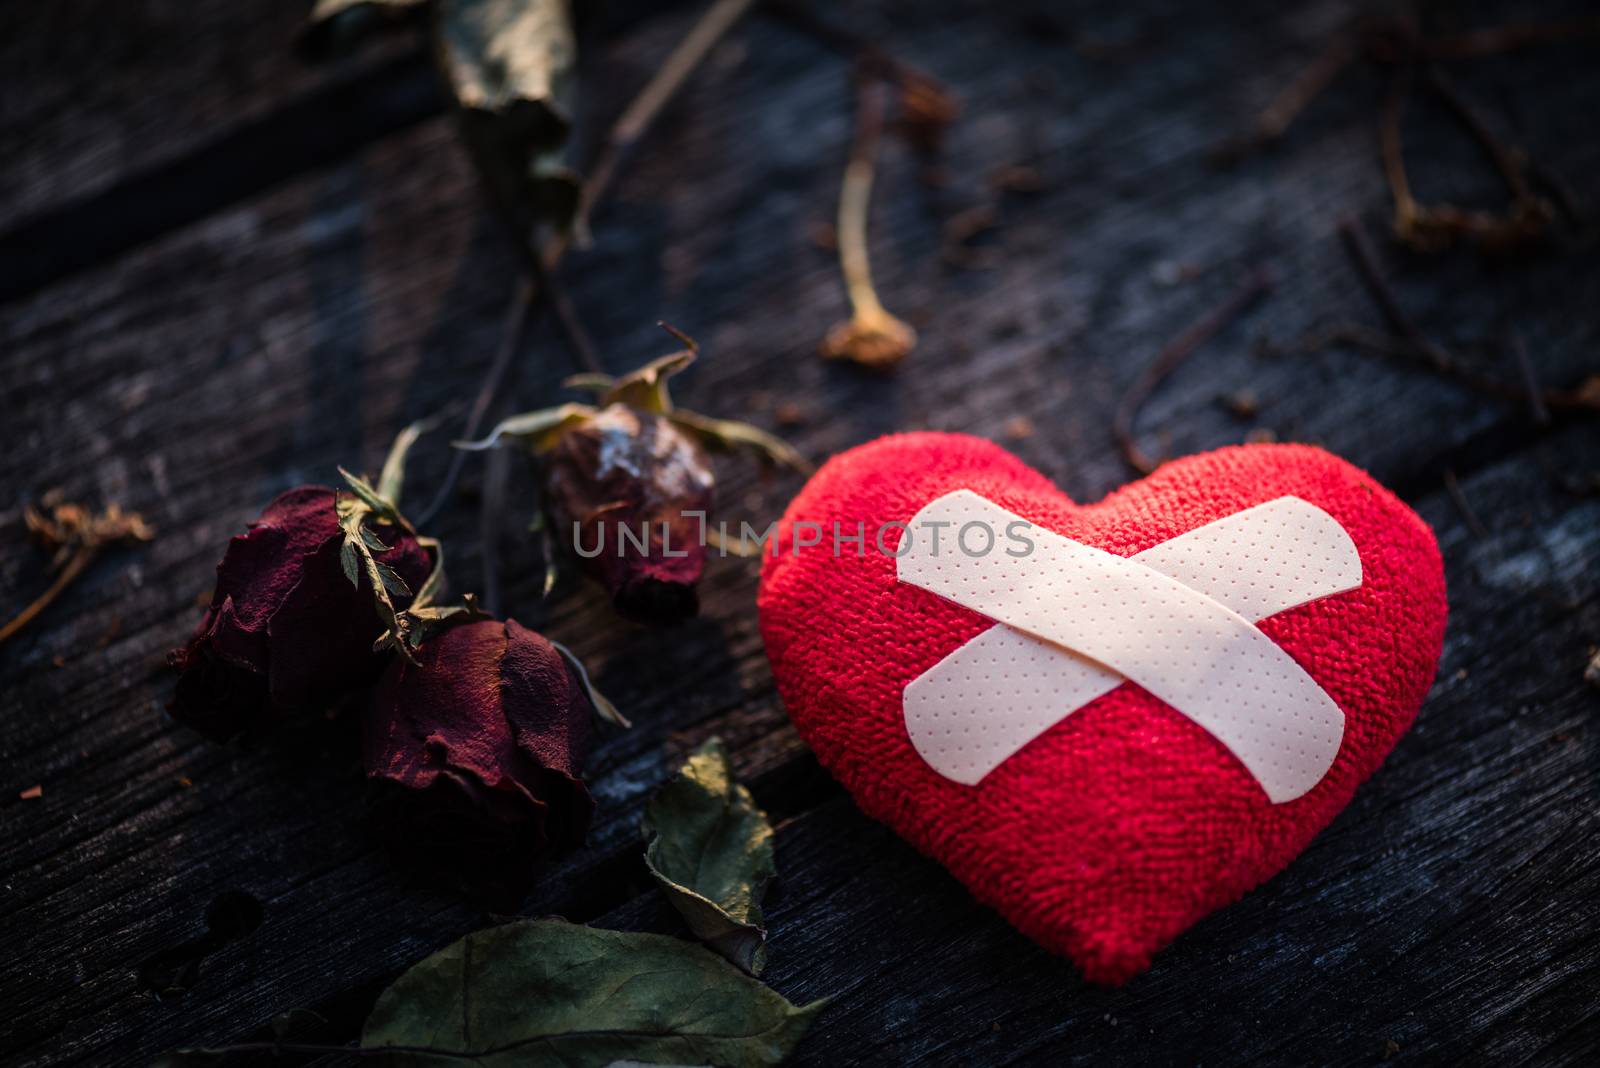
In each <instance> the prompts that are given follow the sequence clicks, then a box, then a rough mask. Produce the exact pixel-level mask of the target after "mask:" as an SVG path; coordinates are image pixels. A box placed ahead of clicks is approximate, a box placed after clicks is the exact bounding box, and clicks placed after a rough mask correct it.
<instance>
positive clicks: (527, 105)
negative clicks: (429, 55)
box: [438, 0, 580, 240]
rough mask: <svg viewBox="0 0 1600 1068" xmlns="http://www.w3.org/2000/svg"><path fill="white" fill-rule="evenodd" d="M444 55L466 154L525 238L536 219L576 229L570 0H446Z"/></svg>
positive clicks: (441, 29) (441, 31)
mask: <svg viewBox="0 0 1600 1068" xmlns="http://www.w3.org/2000/svg"><path fill="white" fill-rule="evenodd" d="M438 54H439V64H440V67H441V69H442V70H443V72H444V76H445V81H446V83H447V84H448V85H449V86H450V89H451V91H452V93H454V95H455V99H456V103H457V104H459V105H460V115H461V132H462V137H463V140H464V141H465V142H466V145H467V150H468V151H469V152H470V153H471V155H472V158H473V161H474V162H475V163H476V164H477V167H478V170H479V173H480V174H481V175H482V177H483V181H484V184H485V186H487V187H488V190H489V194H490V196H491V197H492V198H493V200H494V202H495V204H496V206H497V207H498V208H499V210H500V211H501V213H502V214H503V215H505V217H506V219H507V221H508V222H510V223H511V224H512V226H513V227H514V228H515V229H516V233H517V237H518V239H519V240H523V239H525V238H526V236H527V235H528V234H529V233H530V232H531V231H532V228H533V226H534V224H535V223H538V222H548V223H551V224H552V225H554V226H557V227H559V228H566V227H568V226H570V225H571V223H572V221H573V218H574V216H575V215H576V213H577V208H578V201H579V193H580V185H579V182H578V179H577V176H576V175H574V174H573V173H572V172H571V171H570V170H568V169H567V168H566V167H565V166H564V165H563V163H562V159H561V153H562V152H563V150H564V149H565V146H566V142H567V135H568V134H569V133H570V131H571V126H572V119H571V116H572V98H573V95H574V90H575V89H576V78H575V76H574V72H575V67H576V63H577V45H576V43H575V40H574V38H573V32H572V16H571V12H570V11H569V10H568V7H567V0H441V2H440V4H439V15H438Z"/></svg>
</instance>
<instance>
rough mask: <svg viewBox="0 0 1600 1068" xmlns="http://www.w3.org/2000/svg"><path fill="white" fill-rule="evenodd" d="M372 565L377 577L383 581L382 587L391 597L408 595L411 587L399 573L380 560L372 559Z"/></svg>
mask: <svg viewBox="0 0 1600 1068" xmlns="http://www.w3.org/2000/svg"><path fill="white" fill-rule="evenodd" d="M372 566H373V569H374V570H375V571H377V573H378V578H379V579H380V580H382V582H383V588H384V589H386V590H388V591H389V596H391V597H410V596H411V587H410V586H407V585H406V580H405V579H403V578H401V577H400V573H399V572H398V571H396V570H395V569H394V568H392V567H390V566H389V565H388V564H386V563H384V562H383V561H382V560H374V561H372Z"/></svg>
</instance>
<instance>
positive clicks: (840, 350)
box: [822, 77, 917, 369]
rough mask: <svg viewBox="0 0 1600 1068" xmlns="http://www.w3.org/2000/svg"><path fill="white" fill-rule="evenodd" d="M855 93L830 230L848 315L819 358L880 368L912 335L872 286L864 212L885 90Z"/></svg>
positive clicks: (864, 85)
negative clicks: (853, 127) (835, 242)
mask: <svg viewBox="0 0 1600 1068" xmlns="http://www.w3.org/2000/svg"><path fill="white" fill-rule="evenodd" d="M858 89H859V91H858V93H857V97H856V132H855V143H854V144H853V146H852V147H851V150H850V162H849V163H848V164H846V166H845V169H844V181H843V183H842V184H841V185H840V188H839V219H838V222H837V224H836V225H835V227H834V232H835V233H836V235H837V237H838V242H839V271H840V273H841V274H842V275H843V276H844V284H845V291H846V293H847V295H848V296H849V299H850V311H851V315H850V318H849V319H848V320H847V321H845V322H842V323H839V324H837V325H836V326H834V327H833V329H832V330H830V331H828V336H827V337H826V338H825V339H824V340H823V342H822V354H823V355H824V356H827V357H829V358H832V359H847V360H853V361H854V362H856V363H859V364H862V365H863V366H866V367H873V368H880V369H881V368H887V367H892V366H893V365H894V364H896V363H899V362H900V361H901V360H902V359H904V358H905V357H906V355H907V354H908V353H910V351H911V349H912V346H914V345H915V344H916V341H917V334H916V331H915V330H913V329H911V327H910V326H908V325H906V324H905V323H903V322H901V321H900V320H899V319H897V318H895V317H894V316H893V315H890V314H889V312H888V310H887V309H886V308H884V306H883V302H882V301H880V300H879V299H878V292H877V290H876V289H874V288H873V285H872V264H871V260H870V258H869V256H868V253H867V210H868V207H869V206H870V204H871V202H872V180H873V173H874V170H875V168H876V166H877V156H878V143H879V142H880V141H881V140H882V138H883V112H884V89H883V86H882V85H880V84H879V83H878V82H876V81H874V80H872V79H869V78H866V77H860V78H859V79H858Z"/></svg>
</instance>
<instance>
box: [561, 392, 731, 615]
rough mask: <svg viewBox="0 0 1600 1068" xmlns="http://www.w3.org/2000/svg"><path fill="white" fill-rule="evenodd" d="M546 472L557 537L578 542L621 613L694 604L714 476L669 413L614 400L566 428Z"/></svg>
mask: <svg viewBox="0 0 1600 1068" xmlns="http://www.w3.org/2000/svg"><path fill="white" fill-rule="evenodd" d="M544 472H545V500H546V507H547V508H548V510H549V513H550V519H551V523H552V525H553V527H554V529H555V533H556V536H557V538H559V539H561V540H563V541H565V540H566V539H569V538H571V539H574V543H573V544H574V547H575V548H576V549H577V550H578V559H579V561H580V562H581V564H582V566H583V568H584V570H585V571H587V572H588V573H589V574H590V575H592V576H593V577H594V578H596V579H598V580H599V581H600V582H601V583H602V584H604V586H605V587H606V589H607V590H609V591H610V592H611V598H612V602H613V604H615V606H616V609H617V611H618V612H620V613H622V614H623V615H624V616H627V617H628V618H630V619H634V620H638V621H639V622H642V623H677V622H680V621H682V620H684V619H687V618H689V617H691V616H693V615H694V614H695V613H696V612H697V611H699V608H700V602H699V598H698V597H697V596H696V594H695V589H694V586H695V583H696V582H697V581H698V580H699V578H700V573H701V571H702V570H703V569H704V568H705V560H706V550H705V545H704V539H703V538H702V536H701V535H702V533H703V526H702V524H703V521H704V520H703V517H704V515H705V514H706V513H707V512H709V510H710V508H711V499H712V496H713V492H714V490H715V484H716V483H715V479H714V477H713V476H712V473H711V465H710V463H709V462H708V461H707V459H706V455H705V453H704V451H702V450H701V448H700V446H699V444H698V443H696V441H695V440H694V439H693V438H691V437H690V436H689V435H688V434H686V433H685V432H684V431H683V430H682V429H680V428H679V427H678V426H677V425H676V424H675V423H673V422H672V421H671V420H670V419H668V418H665V417H663V416H659V415H654V414H651V413H650V412H646V411H642V410H640V409H638V408H633V407H630V406H628V405H625V404H610V405H607V406H606V407H605V408H603V409H601V410H599V411H597V412H594V413H593V414H591V415H587V416H585V417H584V418H582V419H581V420H578V421H576V422H575V423H573V424H572V425H571V426H569V427H567V428H565V429H563V430H562V432H561V434H560V436H559V437H558V438H557V439H556V440H555V442H554V444H553V445H552V446H551V447H550V450H549V451H548V452H547V453H546V454H545V456H544ZM688 512H698V513H700V514H699V515H686V514H685V513H688ZM663 524H664V526H663ZM624 527H625V528H627V531H628V532H629V534H627V535H625V534H624V532H623V529H622V528H624ZM630 535H631V536H630ZM641 543H642V544H643V546H644V548H643V549H642V550H641V549H640V548H639V546H640V544H641ZM596 550H598V551H596Z"/></svg>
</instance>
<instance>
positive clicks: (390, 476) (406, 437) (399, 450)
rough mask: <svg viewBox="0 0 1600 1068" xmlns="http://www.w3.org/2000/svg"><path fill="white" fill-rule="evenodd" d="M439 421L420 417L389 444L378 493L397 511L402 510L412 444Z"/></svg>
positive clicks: (379, 480)
mask: <svg viewBox="0 0 1600 1068" xmlns="http://www.w3.org/2000/svg"><path fill="white" fill-rule="evenodd" d="M438 422H439V421H438V420H437V419H418V420H417V421H416V422H414V423H412V424H411V425H409V426H407V427H406V428H405V429H404V430H402V431H400V433H399V434H398V435H396V437H395V439H394V444H393V445H390V446H389V455H388V456H386V457H385V458H384V461H383V472H382V473H381V474H380V475H379V476H378V485H377V495H378V496H379V497H381V498H383V499H384V500H386V501H388V502H389V504H390V505H391V506H392V507H393V508H394V510H395V511H397V512H398V511H399V510H400V492H401V490H402V489H404V487H405V481H406V457H407V456H409V455H410V453H411V446H413V445H415V444H416V443H417V439H418V438H420V437H422V435H424V434H426V433H427V432H428V431H430V430H432V429H433V428H434V427H435V426H437V425H438Z"/></svg>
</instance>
